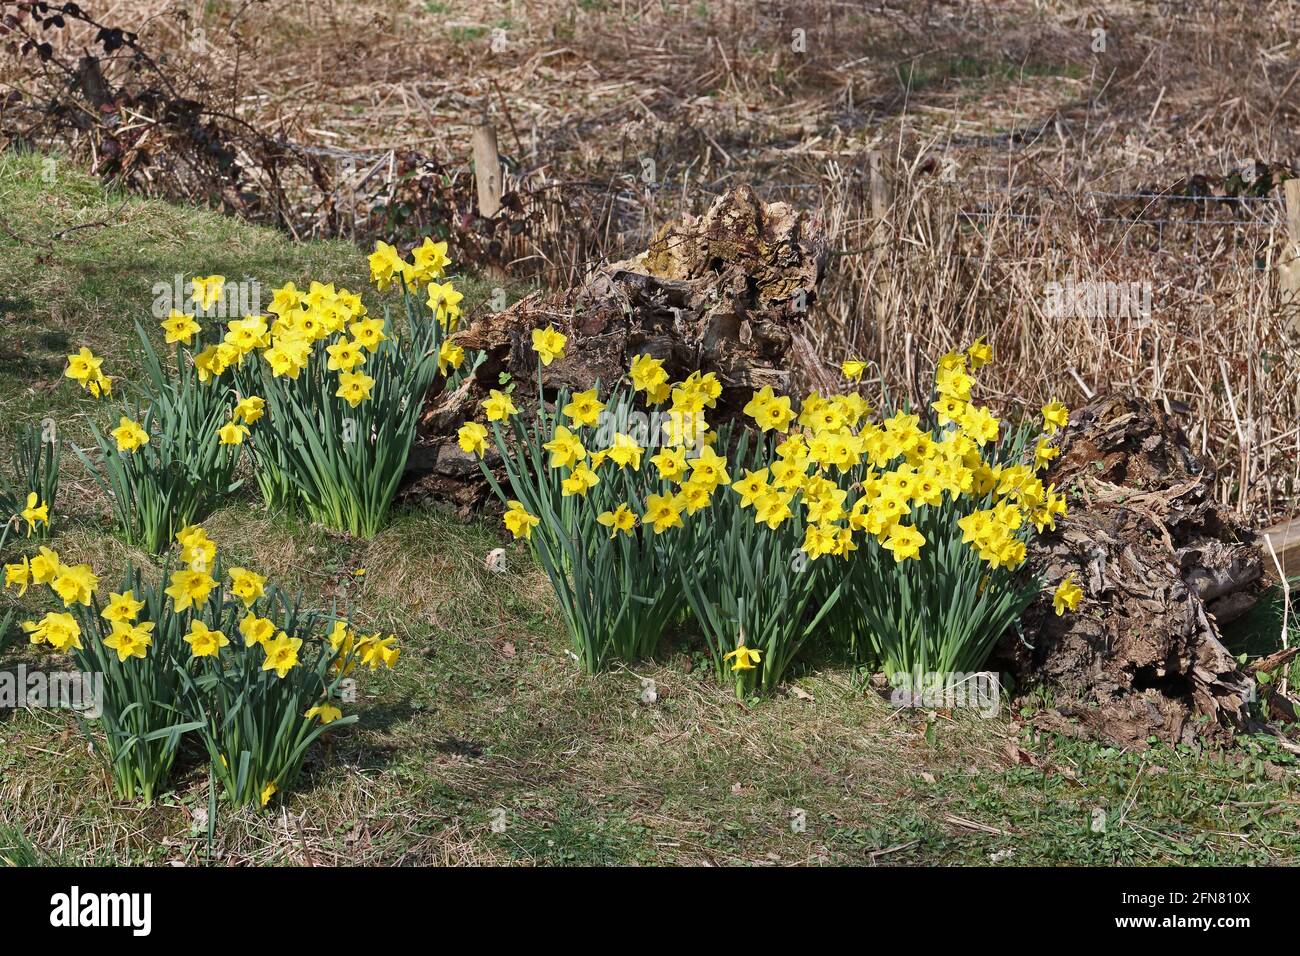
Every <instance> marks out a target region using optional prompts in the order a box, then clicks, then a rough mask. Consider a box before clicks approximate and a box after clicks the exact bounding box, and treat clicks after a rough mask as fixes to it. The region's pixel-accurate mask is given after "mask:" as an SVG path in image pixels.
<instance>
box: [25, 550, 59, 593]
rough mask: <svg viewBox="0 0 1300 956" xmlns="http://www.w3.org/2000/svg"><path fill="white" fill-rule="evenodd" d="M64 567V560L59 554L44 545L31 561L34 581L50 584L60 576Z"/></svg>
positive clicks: (34, 582)
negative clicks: (60, 558) (61, 559)
mask: <svg viewBox="0 0 1300 956" xmlns="http://www.w3.org/2000/svg"><path fill="white" fill-rule="evenodd" d="M62 567H63V562H62V561H60V560H59V556H58V554H56V553H55V552H54V551H51V550H50V549H49V548H47V547H45V546H44V545H42V546H41V549H40V553H39V554H37V555H36V557H34V558H32V561H31V574H32V583H33V584H49V583H50V582H51V581H53V580H54V579H55V578H56V577H57V576H58V574H59V571H60V569H61V568H62Z"/></svg>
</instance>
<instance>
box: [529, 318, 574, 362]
mask: <svg viewBox="0 0 1300 956" xmlns="http://www.w3.org/2000/svg"><path fill="white" fill-rule="evenodd" d="M566 341H567V340H566V339H565V337H564V336H563V335H562V334H561V333H560V332H559V330H557V329H556V328H555V326H553V325H548V326H547V327H546V328H544V329H533V351H534V352H536V353H537V358H538V360H540V361H541V363H542V364H543V365H550V364H551V363H552V362H554V361H555V360H556V359H561V358H564V344H565V342H566Z"/></svg>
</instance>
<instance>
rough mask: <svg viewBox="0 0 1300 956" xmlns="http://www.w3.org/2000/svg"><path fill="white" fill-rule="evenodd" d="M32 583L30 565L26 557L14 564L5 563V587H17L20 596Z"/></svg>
mask: <svg viewBox="0 0 1300 956" xmlns="http://www.w3.org/2000/svg"><path fill="white" fill-rule="evenodd" d="M31 585H32V565H31V562H30V561H28V560H27V559H26V558H23V559H22V560H21V561H18V562H16V563H14V564H6V565H5V587H7V588H17V589H18V596H19V597H22V596H23V595H24V594H26V593H27V589H28V588H29V587H30V586H31Z"/></svg>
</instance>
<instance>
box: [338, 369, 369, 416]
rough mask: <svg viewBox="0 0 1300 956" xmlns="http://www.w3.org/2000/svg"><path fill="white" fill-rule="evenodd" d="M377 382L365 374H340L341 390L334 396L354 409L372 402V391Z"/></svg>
mask: <svg viewBox="0 0 1300 956" xmlns="http://www.w3.org/2000/svg"><path fill="white" fill-rule="evenodd" d="M374 385H375V380H374V379H373V378H371V377H370V376H369V375H367V374H366V373H365V372H340V373H339V388H338V391H336V392H335V393H334V394H335V395H337V396H338V397H339V398H341V399H343V400H344V401H345V402H347V403H348V404H349V405H351V406H352V407H353V408H356V407H357V406H358V405H360V404H361V403H362V402H365V401H369V400H370V390H371V389H372V388H374Z"/></svg>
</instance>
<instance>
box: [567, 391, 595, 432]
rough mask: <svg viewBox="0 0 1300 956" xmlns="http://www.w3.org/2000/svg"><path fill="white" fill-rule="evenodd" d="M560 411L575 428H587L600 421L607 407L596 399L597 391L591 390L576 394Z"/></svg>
mask: <svg viewBox="0 0 1300 956" xmlns="http://www.w3.org/2000/svg"><path fill="white" fill-rule="evenodd" d="M560 410H561V411H562V412H564V415H565V417H566V418H568V419H569V422H570V423H571V424H572V425H573V426H574V427H575V428H585V427H591V426H594V425H595V424H596V423H597V422H598V421H600V413H601V412H602V411H604V410H605V405H604V403H602V402H600V401H599V400H598V399H597V398H596V390H595V389H594V388H590V389H587V391H585V392H575V393H574V395H573V397H572V398H570V399H569V403H568V404H567V405H565V406H564V408H562V409H560Z"/></svg>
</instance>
